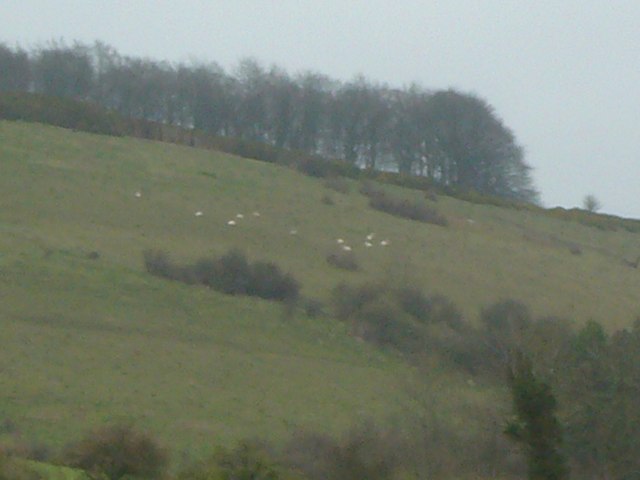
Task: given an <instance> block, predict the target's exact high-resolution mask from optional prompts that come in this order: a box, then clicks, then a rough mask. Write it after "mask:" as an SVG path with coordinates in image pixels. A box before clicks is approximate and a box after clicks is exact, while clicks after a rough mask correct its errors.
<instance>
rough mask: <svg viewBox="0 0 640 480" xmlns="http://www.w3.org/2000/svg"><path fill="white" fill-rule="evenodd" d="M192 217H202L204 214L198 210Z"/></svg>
mask: <svg viewBox="0 0 640 480" xmlns="http://www.w3.org/2000/svg"><path fill="white" fill-rule="evenodd" d="M194 215H195V216H196V217H201V216H202V215H204V213H202V212H201V211H200V210H198V211H197V212H196V213H194Z"/></svg>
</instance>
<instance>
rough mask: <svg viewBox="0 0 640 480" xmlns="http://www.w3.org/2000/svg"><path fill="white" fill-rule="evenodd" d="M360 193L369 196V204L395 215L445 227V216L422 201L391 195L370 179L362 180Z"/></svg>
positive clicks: (446, 223)
mask: <svg viewBox="0 0 640 480" xmlns="http://www.w3.org/2000/svg"><path fill="white" fill-rule="evenodd" d="M360 193H362V194H363V195H365V196H366V197H369V206H370V207H371V208H374V209H376V210H380V211H381V212H385V213H388V214H390V215H394V216H396V217H401V218H408V219H410V220H416V221H418V222H425V223H432V224H434V225H440V226H443V227H446V226H447V225H448V221H447V218H446V217H445V216H444V215H441V214H440V213H438V212H437V211H436V210H435V209H434V208H432V207H430V206H428V205H427V204H425V203H424V202H418V201H411V200H407V199H404V198H395V197H392V196H391V195H390V194H389V193H387V192H386V191H384V190H383V189H382V188H380V186H379V185H376V184H375V183H373V182H371V181H364V182H362V184H361V186H360Z"/></svg>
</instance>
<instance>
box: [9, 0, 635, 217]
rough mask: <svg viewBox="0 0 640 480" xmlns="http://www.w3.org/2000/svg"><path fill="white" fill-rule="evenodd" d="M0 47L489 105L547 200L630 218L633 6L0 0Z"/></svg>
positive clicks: (490, 0) (448, 0)
mask: <svg viewBox="0 0 640 480" xmlns="http://www.w3.org/2000/svg"><path fill="white" fill-rule="evenodd" d="M0 22H1V23H0V24H1V25H2V27H1V29H0V41H2V42H5V43H8V44H10V45H12V46H13V45H15V44H19V45H21V46H23V47H31V46H36V45H38V44H39V43H42V42H45V41H47V40H51V39H60V38H64V39H65V40H66V41H68V42H71V41H73V40H80V41H82V42H87V43H92V42H93V41H94V40H102V41H104V42H106V43H108V44H110V45H112V46H113V47H115V48H116V49H117V50H118V51H120V53H123V54H128V55H140V56H148V57H152V58H155V59H158V60H161V59H162V60H171V61H181V60H189V59H192V58H195V59H198V60H203V61H216V62H218V63H219V64H221V65H222V66H224V67H225V68H228V69H230V68H233V67H234V66H235V65H236V64H237V62H238V60H239V59H241V58H243V57H247V56H251V57H254V58H256V59H258V60H260V61H261V62H262V63H264V64H267V65H269V64H272V63H275V64H278V65H280V66H282V67H284V68H286V69H287V70H288V71H289V72H291V73H295V72H298V71H303V70H314V71H318V72H321V73H324V74H327V75H329V76H330V77H333V78H338V79H341V80H348V79H350V78H352V77H353V76H354V75H357V74H363V75H364V76H366V77H367V78H369V79H370V80H373V81H379V82H385V83H388V84H390V85H393V86H398V87H400V86H404V85H408V84H410V83H412V82H416V83H419V84H420V85H422V86H424V87H427V88H433V89H437V88H448V87H454V88H457V89H460V90H462V91H465V92H472V93H475V94H477V95H479V96H481V97H482V98H484V99H485V100H487V101H488V102H489V103H490V104H491V105H493V106H494V107H495V109H496V112H497V114H498V115H499V116H500V117H501V118H502V119H503V120H504V122H505V124H506V125H507V126H509V127H510V128H512V129H513V131H514V132H515V134H516V137H517V138H518V141H519V142H520V143H521V144H522V145H523V146H524V147H525V149H526V152H527V161H528V162H529V164H530V165H531V166H532V167H533V168H534V174H533V175H534V179H535V182H536V185H537V186H538V187H539V189H540V190H541V192H542V199H543V202H544V204H545V205H547V206H555V205H562V206H567V207H571V206H576V205H580V204H581V202H582V198H583V197H584V196H585V195H586V194H588V193H593V194H595V195H596V197H598V198H599V199H600V201H601V202H602V204H603V205H604V208H603V211H606V212H609V213H614V214H617V215H622V216H632V217H636V218H640V198H639V197H640V184H639V182H640V1H638V0H624V1H615V0H610V1H605V0H555V1H546V0H527V1H525V0H521V1H515V0H442V1H435V0H433V1H428V0H423V1H417V0H404V1H403V0H396V1H391V0H389V1H382V0H358V1H356V0H353V1H350V0H322V1H320V0H317V1H310V0H279V1H275V0H274V1H266V0H253V1H251V0H227V1H215V0H180V1H177V0H0Z"/></svg>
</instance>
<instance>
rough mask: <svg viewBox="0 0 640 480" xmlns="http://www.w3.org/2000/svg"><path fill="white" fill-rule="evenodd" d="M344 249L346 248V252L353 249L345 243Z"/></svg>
mask: <svg viewBox="0 0 640 480" xmlns="http://www.w3.org/2000/svg"><path fill="white" fill-rule="evenodd" d="M342 250H344V251H345V252H350V251H351V247H350V246H349V245H343V246H342Z"/></svg>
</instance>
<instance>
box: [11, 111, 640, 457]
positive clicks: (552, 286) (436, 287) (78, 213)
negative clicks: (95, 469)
mask: <svg viewBox="0 0 640 480" xmlns="http://www.w3.org/2000/svg"><path fill="white" fill-rule="evenodd" d="M373 187H374V188H378V189H384V190H385V191H386V192H387V194H388V195H389V197H390V198H394V199H400V200H402V199H404V200H406V201H407V205H422V206H426V207H428V208H429V209H431V210H433V211H435V212H437V213H438V215H441V216H443V217H444V218H445V219H446V222H445V225H444V226H443V225H436V224H433V223H424V222H420V221H415V220H410V219H403V218H398V217H397V216H394V215H392V214H390V213H385V212H384V211H380V210H376V209H373V208H371V207H370V206H369V204H370V198H368V197H367V196H366V195H364V194H363V193H361V191H364V192H365V193H366V191H367V188H372V186H371V185H370V184H369V185H367V186H364V187H363V184H362V183H361V182H360V181H357V180H354V179H342V180H338V181H336V180H335V179H334V180H330V181H327V180H326V179H320V178H313V177H309V176H306V175H303V174H301V173H299V172H297V171H295V170H292V169H290V168H285V167H283V166H280V165H275V164H270V163H266V162H258V161H254V160H248V159H243V158H240V157H237V156H233V155H228V154H223V153H219V152H215V151H210V150H203V149H194V148H188V147H184V146H178V145H172V144H167V143H160V142H153V141H148V140H140V139H134V138H126V137H108V136H100V135H95V134H87V133H82V132H74V131H71V130H65V129H61V128H55V127H51V126H43V125H39V124H30V123H21V122H8V121H3V122H0V191H2V193H3V194H2V197H1V199H0V202H1V203H0V205H1V208H0V274H1V275H0V295H1V299H2V308H1V310H0V321H2V322H3V335H2V338H1V339H0V351H1V352H2V356H1V357H0V358H1V359H2V368H3V370H2V375H0V389H1V391H2V392H4V396H3V397H2V400H1V403H0V408H1V409H2V412H3V415H5V416H6V417H7V418H11V419H13V421H15V422H16V424H17V425H19V427H20V429H21V431H22V433H23V434H24V436H25V437H28V438H36V439H39V440H42V441H47V442H53V443H55V444H57V445H60V444H63V443H64V442H65V441H66V440H68V439H69V438H72V437H77V436H78V434H79V433H80V432H81V431H83V430H84V429H85V428H87V426H90V425H96V424H101V423H104V422H108V421H114V420H118V419H123V418H125V419H126V418H135V419H136V420H138V421H140V422H142V423H143V425H145V426H148V427H151V428H152V429H154V430H155V431H158V432H159V434H160V436H161V437H162V438H163V439H165V440H170V441H171V442H172V443H173V444H175V445H176V446H177V447H178V448H179V449H183V450H191V449H195V450H197V448H199V447H202V448H205V447H204V446H205V445H208V444H211V443H214V444H215V443H223V444H229V443H231V442H233V441H235V440H237V439H239V438H243V437H246V436H262V437H265V438H268V439H271V440H274V441H276V442H284V441H285V440H286V439H287V438H288V435H290V434H291V432H293V431H295V430H297V429H299V428H302V429H312V430H318V431H323V432H342V431H344V430H346V429H347V428H348V427H349V426H350V425H352V424H353V422H354V421H355V420H357V419H365V418H376V419H381V418H392V417H393V416H394V415H399V414H401V413H404V412H406V411H408V410H411V409H412V408H413V407H414V406H415V405H416V397H415V395H414V393H415V389H417V388H423V387H422V386H419V387H418V385H422V384H421V382H418V381H416V378H420V379H422V380H425V382H424V383H425V386H424V388H426V389H428V390H429V392H430V393H429V395H430V397H429V398H430V400H429V402H430V408H432V409H433V410H434V411H437V412H438V415H439V417H441V418H442V419H444V420H443V421H444V422H450V423H451V425H459V424H461V423H462V424H465V428H467V429H469V430H473V429H474V428H476V427H475V426H477V424H476V422H481V421H482V419H483V417H482V415H478V414H477V412H478V411H484V410H483V409H487V411H488V410H491V411H494V410H499V411H502V410H500V409H501V408H503V407H504V398H505V397H504V392H501V391H500V390H499V389H495V388H494V387H490V386H484V385H480V386H477V385H475V384H474V383H473V382H470V381H469V380H470V379H469V377H468V376H467V375H465V374H464V373H461V372H458V371H453V370H448V369H447V368H446V367H444V366H442V365H441V364H438V363H434V364H433V365H432V367H431V368H429V369H428V371H427V372H426V373H425V371H423V370H420V371H417V370H416V369H415V368H414V367H410V366H408V364H407V363H406V362H405V360H404V358H403V357H402V356H401V355H399V354H397V353H396V352H394V351H392V350H390V349H385V348H382V349H379V348H375V347H374V346H372V345H369V344H367V343H363V342H362V341H360V340H359V339H358V338H355V337H354V336H352V335H350V334H349V326H348V325H346V324H345V323H343V322H340V321H338V320H335V319H334V318H333V315H332V313H331V312H332V311H331V297H332V291H333V290H334V288H335V287H336V286H337V285H338V284H339V283H346V284H362V283H364V282H367V281H380V280H385V281H387V282H390V283H392V284H403V283H407V284H411V285H417V286H419V287H420V288H421V289H423V290H424V291H425V292H428V293H431V294H442V295H445V296H446V297H448V298H450V299H451V300H452V302H453V303H454V304H455V305H456V306H457V307H458V308H460V310H461V311H462V313H463V314H464V316H465V317H466V318H467V319H468V320H469V321H470V322H472V323H473V322H475V321H476V318H477V316H478V312H479V311H480V309H482V308H483V307H486V306H487V305H489V304H491V303H493V302H495V301H497V300H500V299H519V300H522V301H523V302H524V303H526V304H528V305H530V307H531V308H532V310H533V312H534V314H535V315H537V316H542V315H555V316H559V317H567V318H570V319H573V320H575V321H576V322H577V323H578V324H581V323H583V322H584V321H586V320H588V319H595V320H598V321H600V322H602V323H603V324H604V325H606V326H607V327H608V328H611V329H615V328H620V327H623V326H628V325H630V324H631V323H632V322H633V321H634V320H635V319H636V318H637V316H638V314H639V313H640V299H639V298H638V296H637V292H638V291H639V288H640V270H638V269H637V268H634V267H633V266H630V265H629V263H633V261H634V260H635V259H636V258H637V257H638V255H640V236H639V235H637V234H634V233H631V232H628V231H625V230H618V231H614V230H606V229H598V228H593V227H588V226H585V225H582V224H580V223H578V222H570V221H564V220H561V219H558V218H554V217H552V216H550V215H548V214H545V213H541V212H539V211H537V210H527V209H524V210H518V209H514V208H502V207H498V206H495V205H488V204H477V203H472V202H469V201H463V200H460V199H455V198H452V197H447V196H443V195H433V194H430V195H429V198H425V193H424V192H423V191H419V190H409V189H404V188H402V187H399V186H393V185H388V184H386V185H373ZM400 203H401V202H400ZM198 212H200V213H198ZM231 221H233V222H235V225H230V224H229V222H231ZM371 234H373V235H371ZM368 236H369V238H367V237H368ZM339 239H341V240H342V241H343V242H344V243H342V244H339V243H338V240H339ZM365 242H369V243H370V245H371V246H367V245H365ZM382 242H384V243H385V244H386V245H383V244H382ZM341 245H348V246H349V247H351V252H352V254H353V255H354V256H355V259H356V261H357V265H358V269H357V270H355V271H349V270H344V269H339V268H336V267H335V266H334V265H332V264H331V263H330V262H328V261H327V258H328V257H329V256H331V255H332V254H336V253H337V252H342V251H344V250H342V246H341ZM230 248H238V249H240V250H242V251H244V252H246V254H247V256H248V257H249V258H250V259H252V260H269V261H273V262H275V263H276V264H277V265H278V266H279V267H281V268H282V269H283V270H284V271H286V272H290V273H291V274H292V275H294V276H295V277H296V279H297V280H298V281H299V282H300V284H301V287H302V290H301V292H302V295H303V297H304V299H305V301H311V300H312V301H313V302H315V305H316V306H317V308H318V309H319V310H324V315H320V316H315V317H313V316H310V313H311V312H310V311H307V312H306V313H305V311H304V309H298V310H295V311H294V312H293V313H291V312H287V309H286V306H283V305H281V304H279V303H276V302H269V301H264V300H259V299H255V298H251V297H242V296H228V295H224V294H221V293H217V292H214V291H212V290H209V289H206V288H202V287H198V286H188V285H184V284H183V283H180V282H172V281H169V280H164V279H161V278H158V277H155V276H152V275H149V274H148V273H147V272H146V271H145V269H144V264H143V252H144V251H146V250H149V249H154V250H162V251H165V252H167V253H168V254H169V255H171V257H172V258H173V260H174V261H175V262H177V263H180V264H188V263H189V262H194V261H195V260H197V259H198V258H200V257H203V256H213V255H220V254H223V253H225V252H227V251H228V250H229V249H230ZM25 379H28V380H26V381H25ZM465 412H466V413H465Z"/></svg>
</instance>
